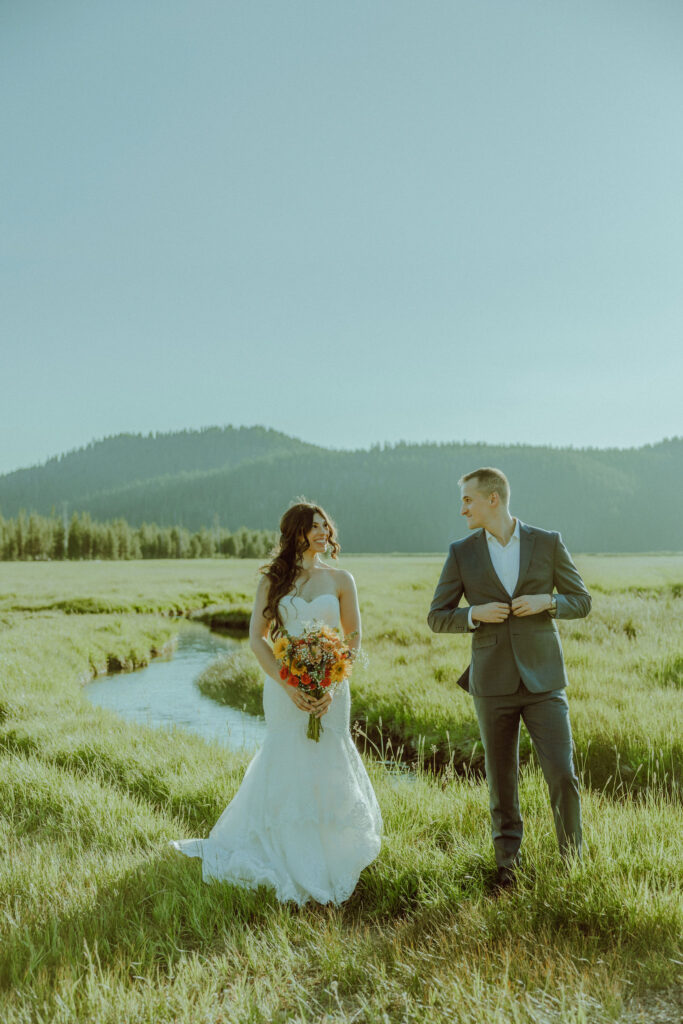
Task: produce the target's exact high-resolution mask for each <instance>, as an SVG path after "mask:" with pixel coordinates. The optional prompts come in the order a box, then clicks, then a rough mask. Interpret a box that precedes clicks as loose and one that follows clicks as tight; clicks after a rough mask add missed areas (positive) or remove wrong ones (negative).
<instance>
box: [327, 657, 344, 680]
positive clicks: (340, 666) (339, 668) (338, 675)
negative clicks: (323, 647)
mask: <svg viewBox="0 0 683 1024" xmlns="http://www.w3.org/2000/svg"><path fill="white" fill-rule="evenodd" d="M330 676H331V678H332V682H333V683H341V681H342V679H345V678H346V662H344V661H338V662H336V663H335V664H334V665H333V666H332V668H331V669H330Z"/></svg>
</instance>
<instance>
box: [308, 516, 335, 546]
mask: <svg viewBox="0 0 683 1024" xmlns="http://www.w3.org/2000/svg"><path fill="white" fill-rule="evenodd" d="M329 539H330V528H329V526H328V525H327V523H326V522H325V520H324V519H323V517H322V516H321V515H319V513H317V512H316V514H315V515H314V516H313V525H312V526H311V528H310V530H309V531H308V533H307V534H306V540H307V541H308V549H309V551H313V552H314V553H315V554H321V555H322V554H324V553H325V552H326V551H327V544H328V541H329Z"/></svg>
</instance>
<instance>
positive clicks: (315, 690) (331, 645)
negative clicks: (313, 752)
mask: <svg viewBox="0 0 683 1024" xmlns="http://www.w3.org/2000/svg"><path fill="white" fill-rule="evenodd" d="M273 654H274V655H275V657H276V658H277V660H278V661H280V662H282V668H281V669H280V679H284V680H286V681H287V683H289V685H290V686H297V687H298V688H299V689H300V690H304V692H305V693H309V694H312V695H313V696H314V697H316V698H320V697H322V696H323V694H324V693H325V692H326V691H327V690H329V689H330V687H334V688H336V687H337V686H338V685H339V683H341V682H342V680H344V679H346V677H347V676H348V675H350V673H351V651H350V649H349V647H348V645H347V644H346V643H345V641H344V640H343V639H342V637H341V636H340V634H339V632H338V630H336V629H332V627H331V626H326V625H325V624H321V623H319V622H312V623H311V624H310V625H308V626H306V628H305V629H304V632H303V633H302V634H301V635H300V636H290V635H289V633H283V634H282V635H281V636H279V637H278V639H277V640H276V641H275V644H274V645H273ZM321 732H322V725H321V724H320V719H319V718H316V716H315V715H309V719H308V730H307V732H306V735H307V736H308V738H309V740H315V741H316V743H317V742H318V741H319V740H320V733H321Z"/></svg>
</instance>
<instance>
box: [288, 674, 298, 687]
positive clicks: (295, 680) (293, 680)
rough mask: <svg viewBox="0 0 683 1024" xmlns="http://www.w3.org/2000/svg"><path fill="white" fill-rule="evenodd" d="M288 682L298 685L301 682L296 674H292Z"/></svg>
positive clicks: (291, 684)
mask: <svg viewBox="0 0 683 1024" xmlns="http://www.w3.org/2000/svg"><path fill="white" fill-rule="evenodd" d="M287 682H288V683H289V685H290V686H297V685H298V683H299V680H298V679H297V677H296V676H290V677H289V679H288V680H287Z"/></svg>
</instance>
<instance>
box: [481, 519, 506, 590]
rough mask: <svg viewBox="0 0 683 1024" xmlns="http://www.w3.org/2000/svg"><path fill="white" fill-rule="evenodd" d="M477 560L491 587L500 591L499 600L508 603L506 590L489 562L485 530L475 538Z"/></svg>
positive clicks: (489, 556)
mask: <svg viewBox="0 0 683 1024" xmlns="http://www.w3.org/2000/svg"><path fill="white" fill-rule="evenodd" d="M477 560H478V562H479V564H480V566H481V567H482V569H483V570H484V574H485V575H486V578H487V579H488V580H490V582H491V584H492V586H494V587H495V588H496V590H498V591H500V593H501V595H502V597H501V600H503V601H509V600H510V595H509V594H508V592H507V590H506V589H505V587H504V586H503V584H502V583H501V581H500V579H499V577H498V573H497V572H496V570H495V569H494V568H493V562H492V561H491V552H490V551H489V544H488V541H487V539H486V530H482V531H481V533H480V534H479V537H478V538H477Z"/></svg>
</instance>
